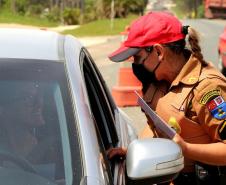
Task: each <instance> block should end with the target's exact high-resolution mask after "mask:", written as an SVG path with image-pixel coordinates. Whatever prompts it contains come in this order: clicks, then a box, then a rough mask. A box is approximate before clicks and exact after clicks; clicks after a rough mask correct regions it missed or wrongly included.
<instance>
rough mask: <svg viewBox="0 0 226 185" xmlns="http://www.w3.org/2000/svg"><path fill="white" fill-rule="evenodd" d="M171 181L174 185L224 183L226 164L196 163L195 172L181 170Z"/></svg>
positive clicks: (225, 184)
mask: <svg viewBox="0 0 226 185" xmlns="http://www.w3.org/2000/svg"><path fill="white" fill-rule="evenodd" d="M173 183H174V185H191V184H192V185H213V184H216V185H226V166H211V165H205V164H200V163H197V164H195V172H192V173H183V172H181V173H180V174H179V175H178V177H177V178H176V179H175V180H174V181H173Z"/></svg>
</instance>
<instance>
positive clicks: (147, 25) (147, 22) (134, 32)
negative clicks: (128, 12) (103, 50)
mask: <svg viewBox="0 0 226 185" xmlns="http://www.w3.org/2000/svg"><path fill="white" fill-rule="evenodd" d="M182 27H183V26H182V24H181V22H180V21H179V20H178V19H177V18H176V17H175V16H173V15H171V14H169V13H164V12H150V13H148V14H146V15H144V16H142V17H140V18H139V19H137V20H136V21H134V22H133V24H132V25H131V26H130V30H129V34H128V37H127V39H126V40H125V41H124V42H123V44H122V45H121V47H120V48H119V49H117V50H116V51H114V52H113V53H112V54H110V55H109V56H108V57H109V59H110V60H112V61H113V62H122V61H124V60H126V59H128V58H129V57H131V56H133V55H135V54H136V53H138V52H139V51H140V50H141V49H142V48H145V47H150V46H153V45H154V44H165V43H170V42H174V41H177V40H180V39H184V38H185V34H184V33H183V32H182V30H183V29H182Z"/></svg>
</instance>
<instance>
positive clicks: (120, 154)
mask: <svg viewBox="0 0 226 185" xmlns="http://www.w3.org/2000/svg"><path fill="white" fill-rule="evenodd" d="M126 153H127V149H126V148H123V147H117V148H110V149H108V150H107V157H108V159H110V160H114V159H116V160H117V159H118V160H124V159H125V158H126Z"/></svg>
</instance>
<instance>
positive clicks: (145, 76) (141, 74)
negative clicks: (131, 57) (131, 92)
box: [132, 63, 157, 89]
mask: <svg viewBox="0 0 226 185" xmlns="http://www.w3.org/2000/svg"><path fill="white" fill-rule="evenodd" d="M132 69H133V73H134V75H135V76H136V77H137V79H138V80H139V81H141V83H142V85H143V88H144V89H146V88H147V87H148V86H149V85H150V84H151V83H153V82H156V81H157V80H156V78H155V74H154V73H153V72H150V71H148V70H147V69H146V68H145V67H144V66H143V65H142V64H134V63H132Z"/></svg>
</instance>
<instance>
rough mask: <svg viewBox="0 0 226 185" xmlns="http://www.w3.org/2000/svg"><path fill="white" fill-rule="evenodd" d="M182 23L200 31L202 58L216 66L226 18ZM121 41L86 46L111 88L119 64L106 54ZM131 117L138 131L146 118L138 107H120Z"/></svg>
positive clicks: (118, 37)
mask: <svg viewBox="0 0 226 185" xmlns="http://www.w3.org/2000/svg"><path fill="white" fill-rule="evenodd" d="M182 22H183V24H184V25H190V26H192V27H193V28H195V29H196V30H197V31H198V32H199V33H200V38H201V40H200V41H201V48H202V51H203V55H204V58H205V59H206V60H207V61H211V62H212V63H213V64H214V65H215V66H216V67H217V62H218V52H217V45H218V38H219V35H220V34H221V33H222V32H223V29H224V26H226V20H206V19H196V20H182ZM120 43H121V36H120V35H119V36H114V37H109V38H108V39H106V42H104V43H101V44H97V45H91V46H88V50H89V52H90V53H91V55H92V57H93V58H94V61H95V62H96V64H97V66H98V67H99V69H100V71H101V73H102V75H103V77H104V79H105V81H106V84H107V86H108V87H109V89H110V90H111V88H112V87H113V86H115V85H117V78H118V70H119V68H120V65H121V64H118V63H113V62H111V61H109V60H108V58H107V56H108V54H110V53H111V52H112V51H114V50H115V49H117V48H118V47H119V46H120ZM122 109H123V110H124V111H125V112H126V113H127V114H128V115H129V116H130V118H131V119H132V121H133V125H134V127H135V129H136V131H137V133H140V132H141V131H142V130H143V128H144V126H145V124H146V118H145V116H144V114H143V113H141V111H140V108H139V107H125V108H122Z"/></svg>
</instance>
